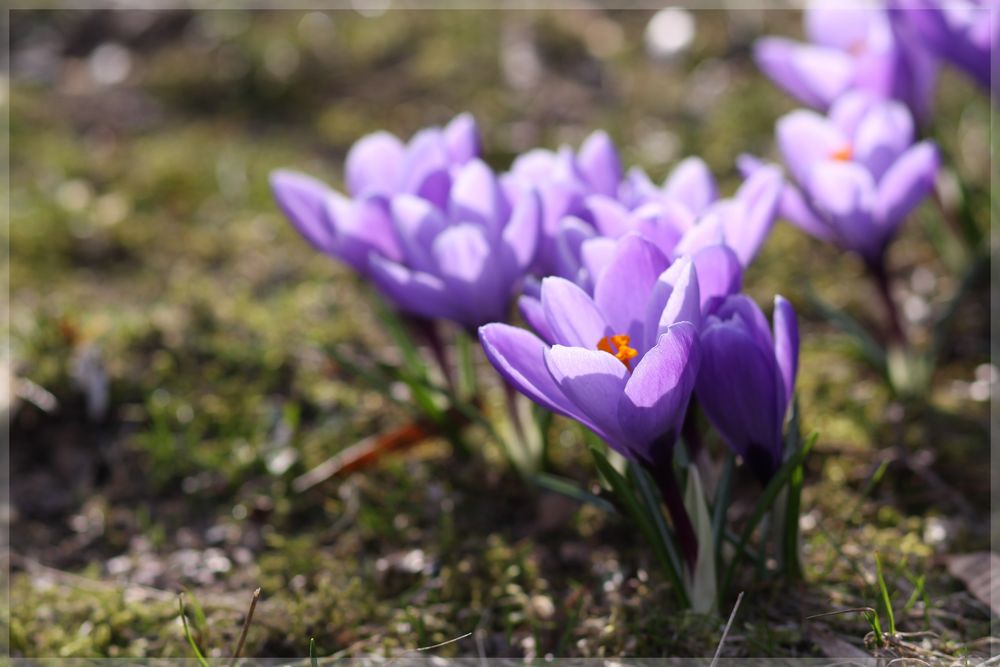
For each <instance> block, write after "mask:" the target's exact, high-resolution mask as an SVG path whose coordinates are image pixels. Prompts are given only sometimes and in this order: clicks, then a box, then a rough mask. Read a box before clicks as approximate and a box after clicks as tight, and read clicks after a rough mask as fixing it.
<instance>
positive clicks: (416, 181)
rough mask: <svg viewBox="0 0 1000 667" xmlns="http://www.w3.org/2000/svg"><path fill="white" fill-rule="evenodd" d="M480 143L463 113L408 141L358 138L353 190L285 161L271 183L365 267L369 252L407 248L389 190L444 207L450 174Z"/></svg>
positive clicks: (331, 244)
mask: <svg viewBox="0 0 1000 667" xmlns="http://www.w3.org/2000/svg"><path fill="white" fill-rule="evenodd" d="M479 151H480V140H479V131H478V130H477V128H476V123H475V121H474V120H473V118H472V116H470V115H469V114H461V115H459V116H456V117H455V118H454V119H453V120H452V121H451V122H450V123H449V124H448V125H447V126H446V127H445V128H443V129H441V128H436V127H432V128H427V129H424V130H421V131H420V132H418V133H417V134H416V135H415V136H414V137H413V139H411V140H410V142H409V143H408V144H407V145H404V144H403V143H402V142H401V141H400V140H399V139H397V138H396V137H395V136H394V135H392V134H390V133H388V132H376V133H374V134H370V135H368V136H366V137H363V138H362V139H360V140H358V142H357V143H355V144H354V146H352V147H351V150H350V151H349V152H348V155H347V161H346V165H345V180H346V182H347V190H348V192H349V194H350V195H351V196H350V197H347V196H344V195H342V194H340V193H339V192H337V191H336V190H333V189H332V188H330V187H329V186H327V185H326V184H324V183H323V182H322V181H319V180H317V179H315V178H312V177H311V176H307V175H305V174H302V173H299V172H296V171H291V170H285V169H279V170H277V171H274V172H272V174H271V179H270V180H271V191H272V193H273V194H274V198H275V200H276V201H277V203H278V206H279V207H280V208H281V210H282V211H283V212H284V214H285V217H287V218H288V219H289V220H290V221H291V223H292V225H294V226H295V229H296V230H298V232H299V233H300V234H301V235H302V236H303V237H304V238H305V239H306V240H307V241H309V243H311V244H312V245H313V246H315V247H316V248H317V249H318V250H320V251H321V252H324V253H326V254H328V255H331V256H333V257H335V258H337V259H339V260H341V261H343V262H344V263H346V264H348V265H350V266H351V267H352V268H354V269H355V270H356V271H358V272H360V273H362V274H366V275H367V273H368V255H369V253H371V252H376V253H378V254H379V255H382V256H385V257H388V258H390V259H400V258H401V256H402V255H401V248H400V246H399V242H398V239H397V238H396V235H395V233H394V230H393V224H392V219H391V215H390V211H389V203H388V200H389V198H391V197H392V196H394V195H397V194H412V195H416V196H419V197H422V198H424V199H427V200H428V201H431V202H433V203H435V204H436V205H438V206H439V207H443V206H444V205H445V204H446V200H447V197H448V194H449V190H450V187H451V180H452V174H453V173H454V172H455V171H456V170H457V169H459V168H460V167H461V166H463V165H464V164H466V163H468V162H469V160H471V159H473V158H474V157H475V156H477V155H478V154H479ZM351 197H353V199H352V198H351Z"/></svg>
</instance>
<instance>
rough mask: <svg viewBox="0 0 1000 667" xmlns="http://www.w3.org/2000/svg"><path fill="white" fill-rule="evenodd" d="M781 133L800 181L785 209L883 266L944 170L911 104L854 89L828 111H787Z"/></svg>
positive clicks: (748, 167)
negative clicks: (918, 128)
mask: <svg viewBox="0 0 1000 667" xmlns="http://www.w3.org/2000/svg"><path fill="white" fill-rule="evenodd" d="M776 134H777V141H778V149H779V150H780V152H781V155H782V157H783V159H784V161H785V164H786V165H787V167H788V171H789V172H790V173H791V176H792V178H793V180H794V181H795V184H796V185H789V186H787V187H786V188H785V191H784V192H783V194H782V200H781V205H780V208H781V214H782V215H783V216H784V217H786V218H788V219H789V220H790V221H791V222H793V223H795V224H796V225H797V226H799V227H801V228H802V229H803V230H805V231H807V232H809V233H810V234H812V235H813V236H816V237H817V238H821V239H824V240H829V241H833V242H835V243H837V244H838V245H840V246H841V247H842V248H844V249H846V250H852V251H854V252H856V253H858V254H859V255H860V256H861V257H862V258H863V259H864V260H865V261H866V262H867V263H868V264H869V265H870V266H873V267H878V266H880V265H881V262H882V259H883V255H884V253H885V248H886V246H887V245H888V243H889V241H890V240H891V239H892V237H893V235H894V234H895V232H896V230H897V229H898V227H899V225H900V224H901V223H902V222H903V220H904V219H905V218H906V215H907V214H908V213H909V212H910V211H911V210H912V209H913V208H914V207H915V206H916V205H917V204H918V203H920V201H921V200H922V199H923V198H924V197H925V196H926V195H927V194H928V193H929V192H930V191H931V190H932V188H933V187H934V178H935V176H936V174H937V169H938V154H937V149H936V147H935V146H934V144H933V143H932V142H929V141H923V142H920V143H918V144H915V145H914V144H913V120H912V118H911V116H910V114H909V113H908V112H907V110H906V107H904V106H903V105H902V104H899V103H898V102H890V101H883V100H878V99H875V98H872V97H871V96H869V95H866V94H865V93H862V92H853V93H849V94H847V95H845V96H844V97H843V98H841V99H840V100H838V101H837V103H836V104H835V105H834V106H833V108H832V109H831V110H830V113H829V115H828V116H827V117H824V116H822V115H820V114H817V113H815V112H813V111H806V110H799V111H793V112H791V113H789V114H787V115H785V116H783V117H782V118H781V119H779V120H778V123H777V127H776ZM741 168H742V169H744V170H745V171H753V169H755V168H758V164H757V163H755V162H754V161H753V160H752V159H746V158H744V159H743V160H742V161H741ZM796 186H797V187H796Z"/></svg>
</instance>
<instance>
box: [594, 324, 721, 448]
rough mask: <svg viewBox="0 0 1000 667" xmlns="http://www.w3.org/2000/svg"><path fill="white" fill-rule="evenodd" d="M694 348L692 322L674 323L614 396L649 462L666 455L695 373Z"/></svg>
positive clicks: (633, 444) (628, 433)
mask: <svg viewBox="0 0 1000 667" xmlns="http://www.w3.org/2000/svg"><path fill="white" fill-rule="evenodd" d="M699 353H700V348H699V344H698V330H697V329H696V328H695V327H694V325H692V324H691V323H690V322H681V323H679V324H675V325H673V326H672V327H670V328H669V329H667V331H666V332H665V333H664V334H663V335H662V336H660V338H659V340H658V341H657V343H656V345H655V346H654V347H653V348H652V349H651V350H650V351H649V352H647V353H646V354H645V355H644V356H643V357H642V360H641V361H640V362H639V364H638V365H637V366H636V367H635V370H634V371H633V372H632V375H631V377H629V378H628V382H627V383H626V384H625V390H624V392H623V393H622V396H621V398H620V399H619V401H618V421H619V423H620V424H621V427H622V429H623V430H624V432H625V437H626V441H627V442H628V443H629V446H630V448H631V449H632V451H633V452H634V454H635V456H637V457H638V458H640V459H642V460H644V461H647V462H649V463H653V464H662V463H664V462H667V461H669V460H670V457H671V455H672V453H673V447H672V445H673V444H674V440H675V439H676V436H677V434H678V432H679V431H680V428H681V424H682V423H683V422H684V415H685V413H686V412H687V406H688V401H689V400H690V398H691V392H692V390H693V389H694V384H695V379H696V378H697V375H698V367H699V362H700V361H701V359H700V354H699ZM608 356H610V355H608Z"/></svg>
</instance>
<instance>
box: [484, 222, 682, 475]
mask: <svg viewBox="0 0 1000 667" xmlns="http://www.w3.org/2000/svg"><path fill="white" fill-rule="evenodd" d="M540 294H541V298H540V300H539V302H538V303H539V308H538V312H537V315H538V317H539V319H538V321H536V322H534V323H532V324H533V326H535V327H536V330H540V333H541V334H542V335H543V337H544V338H545V340H543V339H542V338H540V337H539V336H536V335H535V334H533V333H531V332H529V331H527V330H524V329H519V328H516V327H512V326H509V325H507V324H499V323H496V324H488V325H486V326H484V327H481V328H480V330H479V337H480V340H481V342H482V345H483V349H484V350H485V352H486V356H487V358H489V360H490V362H491V363H492V364H493V365H494V366H495V367H496V368H497V370H498V371H499V372H500V373H501V374H502V375H503V376H504V377H505V378H506V379H507V381H508V382H510V383H511V384H512V385H513V386H514V387H515V388H517V389H518V390H519V391H520V392H521V393H523V394H525V395H527V396H528V397H529V398H531V399H532V400H533V401H535V402H536V403H539V404H540V405H542V406H544V407H546V408H548V409H549V410H552V411H554V412H557V413H559V414H562V415H565V416H567V417H570V418H572V419H575V420H577V421H579V422H580V423H582V424H584V425H585V426H587V427H588V428H590V429H591V430H592V431H594V433H596V434H597V435H599V436H600V437H601V438H603V439H604V440H605V441H606V442H607V443H608V444H609V445H610V446H611V447H612V448H614V449H615V450H616V451H618V452H620V453H621V454H623V455H624V456H626V457H628V458H631V459H634V460H639V461H642V462H645V463H647V464H649V465H651V466H654V467H658V466H662V465H666V463H668V462H669V461H670V456H671V451H672V447H673V443H674V440H675V438H676V435H677V433H678V432H679V429H680V426H681V424H682V422H683V419H684V414H685V412H686V410H687V404H688V400H689V398H690V395H691V391H692V389H693V387H694V381H695V375H696V373H697V369H698V362H699V357H700V355H699V350H698V324H699V323H700V321H701V310H700V302H699V291H698V278H697V275H696V273H695V270H694V266H693V264H692V263H691V262H690V260H684V261H681V262H677V263H675V264H674V265H672V266H671V265H670V263H669V261H668V260H667V258H666V257H665V256H664V255H663V253H661V252H660V251H659V250H658V249H657V248H656V246H655V245H653V244H652V243H650V242H649V241H647V240H645V239H643V238H642V237H640V236H638V235H629V236H627V237H625V238H623V239H622V240H621V241H620V242H619V244H618V246H617V248H616V251H615V253H614V257H613V258H612V260H611V262H610V263H609V265H608V266H607V268H606V270H605V271H604V272H603V274H602V275H601V277H600V278H599V279H598V281H597V285H596V289H595V292H594V296H590V295H589V294H587V293H586V292H584V291H583V290H582V289H581V288H580V287H578V286H577V285H575V284H574V283H572V282H570V281H568V280H566V279H564V278H559V277H549V278H545V279H544V280H543V281H542V284H541V290H540Z"/></svg>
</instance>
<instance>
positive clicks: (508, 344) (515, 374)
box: [479, 323, 588, 423]
mask: <svg viewBox="0 0 1000 667" xmlns="http://www.w3.org/2000/svg"><path fill="white" fill-rule="evenodd" d="M479 341H480V343H482V346H483V352H485V353H486V358H487V359H489V361H490V363H491V364H493V366H494V368H496V369H497V370H498V371H499V372H500V374H501V375H502V376H503V377H504V378H505V379H506V380H507V381H508V382H510V383H511V384H512V385H514V387H516V388H517V389H518V391H520V392H521V393H523V394H525V395H526V396H527V397H528V398H530V399H531V400H533V401H535V402H536V403H538V404H539V405H541V406H543V407H545V408H548V409H549V410H552V411H553V412H558V413H559V414H561V415H565V416H567V417H570V418H571V419H576V420H578V421H584V422H585V423H588V421H585V420H586V417H585V416H584V415H582V414H580V411H579V410H577V409H576V407H575V406H574V405H573V403H572V402H571V401H570V400H569V399H568V398H567V397H566V396H565V394H563V392H562V389H560V388H559V385H557V384H556V381H555V380H554V379H553V378H552V374H551V373H549V371H548V368H547V367H546V365H545V350H546V347H547V346H546V345H545V343H543V342H542V341H541V339H539V338H538V336H536V335H534V334H533V333H531V332H530V331H525V330H524V329H519V328H517V327H512V326H510V325H509V324H500V323H493V324H487V325H485V326H482V327H480V328H479Z"/></svg>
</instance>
